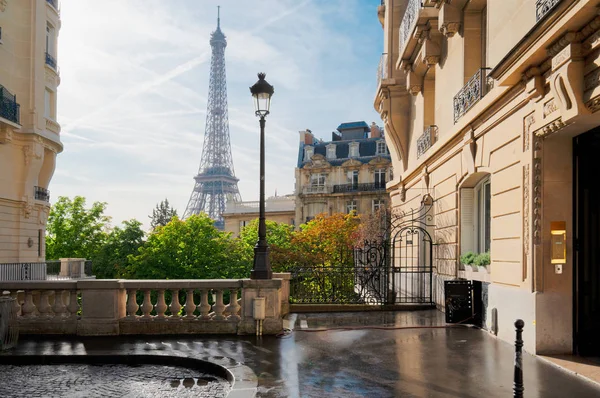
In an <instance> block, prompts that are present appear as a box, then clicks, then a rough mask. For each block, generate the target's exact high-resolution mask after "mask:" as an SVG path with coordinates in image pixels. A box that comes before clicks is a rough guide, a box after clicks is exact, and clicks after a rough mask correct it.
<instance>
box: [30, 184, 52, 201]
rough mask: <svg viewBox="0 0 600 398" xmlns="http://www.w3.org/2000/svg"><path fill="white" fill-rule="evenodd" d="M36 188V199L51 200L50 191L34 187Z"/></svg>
mask: <svg viewBox="0 0 600 398" xmlns="http://www.w3.org/2000/svg"><path fill="white" fill-rule="evenodd" d="M34 189H35V200H43V201H44V202H50V191H48V190H47V189H46V188H42V187H34Z"/></svg>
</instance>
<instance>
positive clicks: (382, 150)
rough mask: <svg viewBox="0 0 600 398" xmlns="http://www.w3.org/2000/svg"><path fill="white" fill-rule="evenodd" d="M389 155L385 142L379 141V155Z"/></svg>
mask: <svg viewBox="0 0 600 398" xmlns="http://www.w3.org/2000/svg"><path fill="white" fill-rule="evenodd" d="M385 154H387V147H386V145H385V141H377V155H385Z"/></svg>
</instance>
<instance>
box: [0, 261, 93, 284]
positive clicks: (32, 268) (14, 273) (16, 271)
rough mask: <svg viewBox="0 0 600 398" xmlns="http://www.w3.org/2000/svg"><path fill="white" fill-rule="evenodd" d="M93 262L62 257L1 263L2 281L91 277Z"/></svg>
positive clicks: (0, 277) (0, 275) (0, 273)
mask: <svg viewBox="0 0 600 398" xmlns="http://www.w3.org/2000/svg"><path fill="white" fill-rule="evenodd" d="M90 278H92V279H93V278H95V277H94V276H93V275H92V262H91V261H90V260H86V259H66V258H65V259H62V260H51V261H41V262H34V263H1V264H0V283H1V282H2V281H45V280H69V279H90Z"/></svg>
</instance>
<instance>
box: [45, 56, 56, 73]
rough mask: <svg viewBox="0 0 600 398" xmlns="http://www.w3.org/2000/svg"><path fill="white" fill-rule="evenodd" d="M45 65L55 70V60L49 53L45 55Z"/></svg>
mask: <svg viewBox="0 0 600 398" xmlns="http://www.w3.org/2000/svg"><path fill="white" fill-rule="evenodd" d="M46 65H48V66H49V67H51V68H52V69H54V70H57V68H56V58H54V56H53V55H51V54H49V53H46Z"/></svg>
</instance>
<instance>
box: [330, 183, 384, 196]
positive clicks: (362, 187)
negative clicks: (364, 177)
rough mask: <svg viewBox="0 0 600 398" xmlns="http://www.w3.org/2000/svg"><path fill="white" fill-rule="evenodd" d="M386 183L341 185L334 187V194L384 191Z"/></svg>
mask: <svg viewBox="0 0 600 398" xmlns="http://www.w3.org/2000/svg"><path fill="white" fill-rule="evenodd" d="M384 190H385V182H368V183H360V184H340V185H334V186H333V193H346V192H372V191H384Z"/></svg>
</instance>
